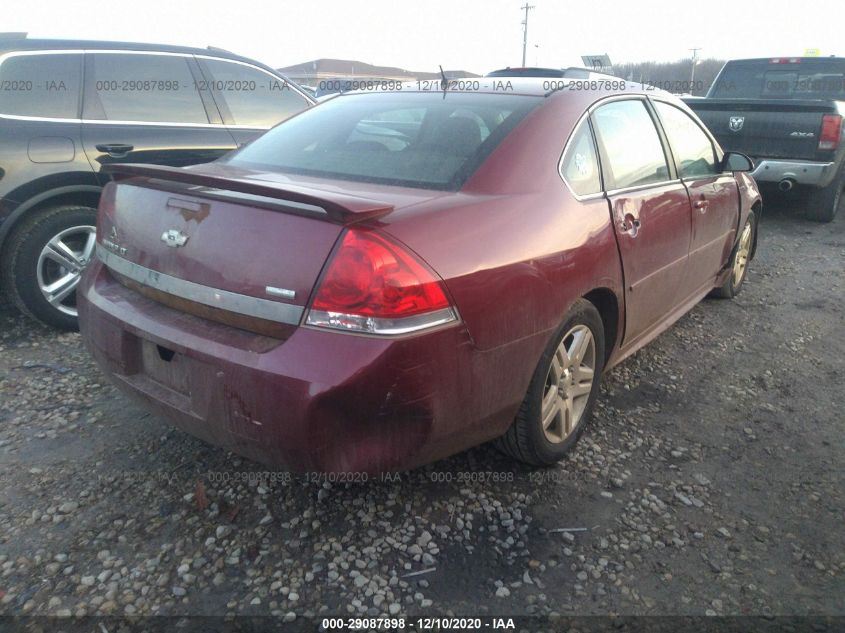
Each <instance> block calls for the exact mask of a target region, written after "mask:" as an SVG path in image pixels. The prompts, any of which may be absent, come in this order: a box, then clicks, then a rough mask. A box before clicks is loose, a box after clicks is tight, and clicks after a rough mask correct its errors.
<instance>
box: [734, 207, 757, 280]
mask: <svg viewBox="0 0 845 633" xmlns="http://www.w3.org/2000/svg"><path fill="white" fill-rule="evenodd" d="M751 234H752V229H751V219H750V218H749V219H748V220H747V221H746V222H745V227H743V229H742V235H740V237H739V246H737V249H736V255H734V265H733V273H732V274H733V285H734V286H735V287H736V286H739V284H741V283H742V279H743V277H745V270H746V268H747V267H748V256H749V255H750V253H751Z"/></svg>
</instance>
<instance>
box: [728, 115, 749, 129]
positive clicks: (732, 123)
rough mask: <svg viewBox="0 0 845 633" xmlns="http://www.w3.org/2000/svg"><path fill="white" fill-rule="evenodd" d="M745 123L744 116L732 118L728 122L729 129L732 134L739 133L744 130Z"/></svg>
mask: <svg viewBox="0 0 845 633" xmlns="http://www.w3.org/2000/svg"><path fill="white" fill-rule="evenodd" d="M744 123H745V117H744V116H732V117H731V118H730V120H729V121H728V127H729V128H731V132H739V131H740V130H741V129H742V126H743V124H744Z"/></svg>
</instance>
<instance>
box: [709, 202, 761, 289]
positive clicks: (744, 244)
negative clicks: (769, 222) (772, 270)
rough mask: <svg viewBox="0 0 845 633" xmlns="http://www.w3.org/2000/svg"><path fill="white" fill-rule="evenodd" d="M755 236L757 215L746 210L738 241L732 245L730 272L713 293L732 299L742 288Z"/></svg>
mask: <svg viewBox="0 0 845 633" xmlns="http://www.w3.org/2000/svg"><path fill="white" fill-rule="evenodd" d="M756 236H757V216H756V215H755V214H754V211H749V212H748V218H747V219H746V220H745V224H744V225H743V227H742V232H741V233H740V234H739V241H738V242H737V245H736V246H735V247H734V251H733V255H732V256H731V263H730V266H731V274H730V275H729V276H728V279H727V281H725V283H724V285H722V287H721V288H717V289H716V290H715V291H714V293H713V294H714V295H715V296H717V297H721V298H722V299H733V298H734V297H735V296H737V295H738V294H739V293H740V291H741V290H742V284H743V283H745V278H746V277H747V276H748V263H749V262H750V261H751V252H752V250H753V248H754V241H755V238H756Z"/></svg>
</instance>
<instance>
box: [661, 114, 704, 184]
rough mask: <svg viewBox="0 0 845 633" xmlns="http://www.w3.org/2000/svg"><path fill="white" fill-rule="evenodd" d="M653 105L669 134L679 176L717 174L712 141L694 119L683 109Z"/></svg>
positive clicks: (696, 176) (690, 176)
mask: <svg viewBox="0 0 845 633" xmlns="http://www.w3.org/2000/svg"><path fill="white" fill-rule="evenodd" d="M654 108H655V110H657V115H658V116H659V117H660V121H661V123H662V124H663V130H664V131H665V132H666V136H668V137H669V144H670V145H671V146H672V152H673V153H674V154H675V161H676V162H677V164H678V169H679V170H680V172H681V177H683V178H700V177H706V176H715V175H716V174H718V173H719V168H718V166H717V164H716V154H715V151H714V150H713V143H711V142H710V138H709V137H708V136H707V135H706V134H705V133H704V131H703V130H702V129H701V128H700V127H699V126H698V125H697V124H696V122H695V121H693V120H692V118H690V116H689V115H688V114H687V113H686V112H683V111H681V110H679V109H678V108H676V107H675V106H671V105H669V104H668V103H662V102H660V101H656V102H655V103H654Z"/></svg>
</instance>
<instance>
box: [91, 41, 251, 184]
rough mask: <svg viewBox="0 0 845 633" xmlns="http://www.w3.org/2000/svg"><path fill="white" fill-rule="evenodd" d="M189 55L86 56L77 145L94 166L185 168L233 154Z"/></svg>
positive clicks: (231, 141)
mask: <svg viewBox="0 0 845 633" xmlns="http://www.w3.org/2000/svg"><path fill="white" fill-rule="evenodd" d="M198 77H200V75H199V70H198V69H197V68H196V62H195V61H194V59H193V56H192V55H185V54H176V53H163V52H162V53H159V52H156V53H148V52H137V51H91V50H89V51H87V52H86V54H85V94H84V104H83V123H82V140H83V145H84V147H85V152H86V154H87V156H88V159H89V160H90V162H91V164H92V166H94V168H95V169H96V170H97V171H99V168H100V167H101V166H102V165H104V164H106V163H112V162H129V163H155V164H160V165H172V166H177V167H182V166H185V165H194V164H198V163H207V162H210V161H212V160H215V159H216V158H219V157H220V156H222V155H223V154H225V153H226V152H229V151H231V150H233V149H235V139H234V138H233V137H232V135H231V133H230V132H229V130H228V129H227V128H226V127H225V126H224V125H223V121H222V119H221V118H220V114H219V113H218V112H217V111H216V107H215V106H214V103H213V101H212V100H211V97H210V95H208V94H207V92H206V93H204V91H203V90H202V86H200V84H199V81H198Z"/></svg>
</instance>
